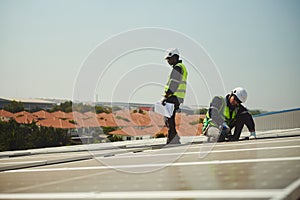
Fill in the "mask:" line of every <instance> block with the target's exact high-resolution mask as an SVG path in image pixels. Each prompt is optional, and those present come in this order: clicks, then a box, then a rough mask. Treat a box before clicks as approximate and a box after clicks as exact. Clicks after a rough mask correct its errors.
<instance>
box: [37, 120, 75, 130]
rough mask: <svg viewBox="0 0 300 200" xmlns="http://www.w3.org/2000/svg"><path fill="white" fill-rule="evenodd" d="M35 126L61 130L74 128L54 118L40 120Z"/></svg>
mask: <svg viewBox="0 0 300 200" xmlns="http://www.w3.org/2000/svg"><path fill="white" fill-rule="evenodd" d="M37 125H39V126H46V127H53V128H62V129H70V128H76V127H75V125H74V124H72V123H70V122H68V121H66V120H62V119H59V118H56V117H52V118H48V119H44V120H40V121H38V122H37Z"/></svg>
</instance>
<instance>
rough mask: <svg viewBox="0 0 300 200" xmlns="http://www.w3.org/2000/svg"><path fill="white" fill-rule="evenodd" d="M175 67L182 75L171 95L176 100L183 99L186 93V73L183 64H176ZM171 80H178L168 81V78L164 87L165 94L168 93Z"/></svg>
mask: <svg viewBox="0 0 300 200" xmlns="http://www.w3.org/2000/svg"><path fill="white" fill-rule="evenodd" d="M175 66H179V67H180V68H181V69H182V72H183V73H182V76H181V81H180V82H179V85H178V88H177V90H176V91H175V92H174V93H173V95H174V96H176V97H178V98H181V99H184V97H185V93H186V82H187V71H186V68H185V66H184V64H182V63H177V64H176V65H175ZM171 80H172V81H176V82H178V80H174V79H170V77H169V80H168V82H167V84H166V86H165V92H167V91H168V89H169V87H170V83H171Z"/></svg>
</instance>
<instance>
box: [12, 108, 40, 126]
mask: <svg viewBox="0 0 300 200" xmlns="http://www.w3.org/2000/svg"><path fill="white" fill-rule="evenodd" d="M14 119H15V120H16V122H18V123H20V124H30V123H32V122H33V121H37V117H35V116H33V115H32V114H31V113H30V112H27V111H21V112H18V113H15V114H14Z"/></svg>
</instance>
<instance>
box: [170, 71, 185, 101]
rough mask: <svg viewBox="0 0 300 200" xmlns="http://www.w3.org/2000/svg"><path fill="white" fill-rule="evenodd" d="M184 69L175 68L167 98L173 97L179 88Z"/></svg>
mask: <svg viewBox="0 0 300 200" xmlns="http://www.w3.org/2000/svg"><path fill="white" fill-rule="evenodd" d="M182 73H183V72H182V69H181V67H179V66H175V67H174V68H173V70H172V72H171V75H170V85H169V89H168V90H167V91H166V97H167V96H170V95H172V94H173V93H174V92H175V91H176V90H177V88H178V86H179V83H180V82H181V79H182Z"/></svg>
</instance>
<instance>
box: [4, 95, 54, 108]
mask: <svg viewBox="0 0 300 200" xmlns="http://www.w3.org/2000/svg"><path fill="white" fill-rule="evenodd" d="M12 101H17V102H21V103H23V105H24V109H25V110H28V111H32V110H36V109H43V110H47V109H50V108H52V107H53V106H54V105H55V104H56V103H55V102H52V101H45V100H40V99H10V98H0V109H2V108H4V106H6V105H8V104H10V103H11V102H12Z"/></svg>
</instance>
